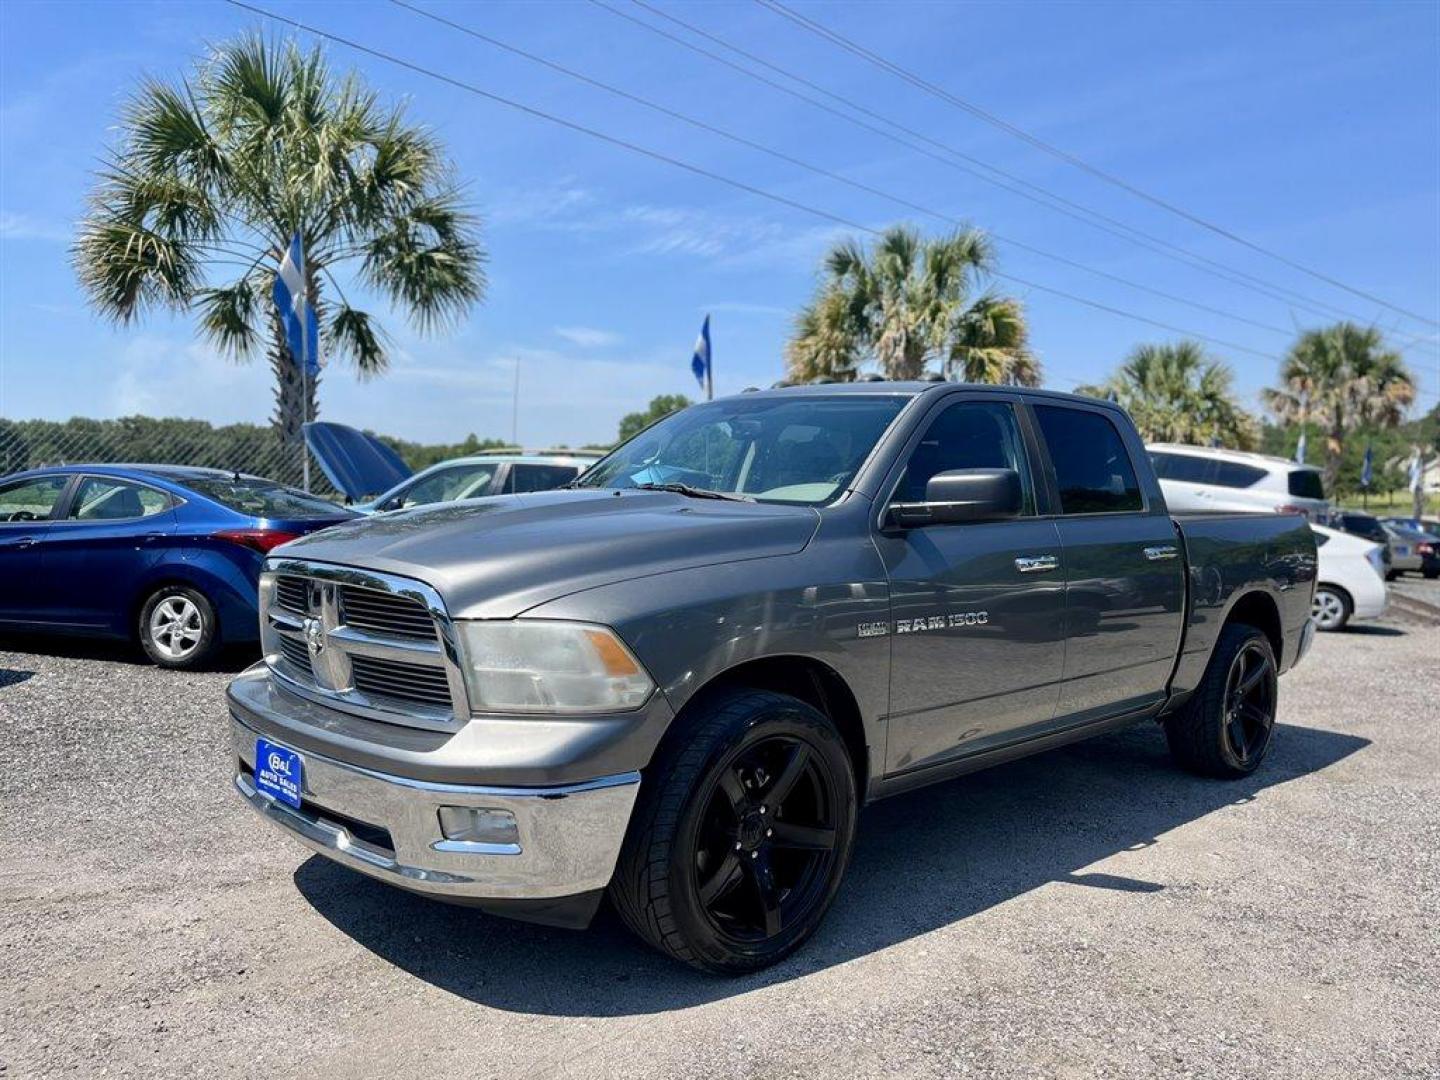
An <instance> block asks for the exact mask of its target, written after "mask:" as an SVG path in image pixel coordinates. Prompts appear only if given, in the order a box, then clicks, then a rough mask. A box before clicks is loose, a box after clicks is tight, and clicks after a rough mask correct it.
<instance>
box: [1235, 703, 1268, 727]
mask: <svg viewBox="0 0 1440 1080" xmlns="http://www.w3.org/2000/svg"><path fill="white" fill-rule="evenodd" d="M1238 715H1239V717H1240V719H1241V720H1242V721H1244V722H1246V723H1248V724H1249V725H1250V726H1251V727H1252V728H1254V729H1255V730H1256V731H1264V730H1265V729H1266V728H1268V727H1269V726H1270V717H1269V715H1268V714H1266V712H1265V710H1263V709H1261V708H1258V707H1257V706H1255V705H1241V706H1240V711H1239V713H1238Z"/></svg>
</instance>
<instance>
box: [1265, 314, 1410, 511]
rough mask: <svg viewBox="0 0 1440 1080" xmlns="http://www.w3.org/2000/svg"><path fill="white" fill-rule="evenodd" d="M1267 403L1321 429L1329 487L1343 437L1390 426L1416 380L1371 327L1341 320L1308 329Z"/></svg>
mask: <svg viewBox="0 0 1440 1080" xmlns="http://www.w3.org/2000/svg"><path fill="white" fill-rule="evenodd" d="M1280 381H1281V385H1280V386H1279V387H1278V388H1275V389H1270V390H1265V391H1263V397H1264V400H1265V405H1266V407H1267V408H1268V409H1269V410H1270V411H1271V412H1272V413H1274V414H1275V416H1276V417H1277V418H1278V419H1280V420H1282V421H1285V422H1287V423H1305V422H1307V421H1313V422H1315V423H1317V424H1319V425H1320V427H1321V429H1322V430H1323V431H1324V432H1325V487H1326V489H1327V490H1333V489H1334V486H1335V480H1336V477H1337V476H1338V475H1339V473H1340V460H1341V457H1342V455H1343V454H1344V451H1345V436H1346V435H1347V434H1348V433H1350V432H1351V431H1354V430H1355V429H1356V428H1358V427H1362V426H1366V427H1379V428H1387V427H1394V426H1395V425H1397V424H1399V423H1400V421H1401V420H1403V419H1404V418H1405V410H1406V408H1407V407H1408V406H1409V405H1410V404H1411V403H1412V402H1413V401H1414V400H1415V379H1414V377H1413V376H1412V375H1411V374H1410V372H1409V370H1408V369H1407V368H1406V367H1405V363H1404V361H1403V360H1402V359H1401V358H1400V354H1399V353H1398V352H1396V351H1394V350H1392V349H1388V348H1386V346H1385V338H1384V336H1383V335H1382V334H1381V333H1380V331H1379V330H1377V329H1376V328H1375V327H1373V326H1357V325H1356V324H1355V323H1351V322H1342V323H1336V324H1335V325H1334V326H1329V327H1326V328H1324V329H1322V330H1307V331H1306V332H1305V333H1303V334H1301V335H1300V339H1299V340H1298V341H1297V342H1296V343H1295V344H1294V345H1293V346H1291V348H1290V351H1289V353H1287V354H1286V356H1285V359H1284V360H1283V361H1282V362H1281V364H1280Z"/></svg>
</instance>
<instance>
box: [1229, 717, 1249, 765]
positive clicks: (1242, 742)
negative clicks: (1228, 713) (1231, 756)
mask: <svg viewBox="0 0 1440 1080" xmlns="http://www.w3.org/2000/svg"><path fill="white" fill-rule="evenodd" d="M1227 733H1228V734H1229V736H1230V746H1231V748H1232V749H1233V750H1234V751H1235V753H1236V755H1237V756H1238V757H1240V758H1241V759H1242V760H1243V759H1244V758H1246V757H1249V745H1250V740H1249V739H1248V738H1247V737H1246V735H1245V721H1244V720H1242V719H1241V718H1240V714H1239V713H1235V714H1234V715H1233V716H1232V717H1231V718H1230V723H1229V724H1228V725H1227Z"/></svg>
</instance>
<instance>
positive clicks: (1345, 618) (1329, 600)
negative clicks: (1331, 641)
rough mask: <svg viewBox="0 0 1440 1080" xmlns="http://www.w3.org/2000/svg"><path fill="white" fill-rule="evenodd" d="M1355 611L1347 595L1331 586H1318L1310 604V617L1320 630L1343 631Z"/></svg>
mask: <svg viewBox="0 0 1440 1080" xmlns="http://www.w3.org/2000/svg"><path fill="white" fill-rule="evenodd" d="M1354 610H1355V605H1354V604H1353V603H1351V601H1350V597H1349V595H1348V594H1347V593H1346V592H1345V590H1343V589H1338V588H1336V587H1335V586H1333V585H1318V586H1316V588H1315V598H1314V600H1312V601H1311V602H1310V617H1311V618H1313V619H1314V620H1315V625H1316V627H1317V628H1318V629H1321V630H1343V629H1344V628H1345V624H1346V623H1348V622H1349V621H1350V614H1351V612H1353V611H1354Z"/></svg>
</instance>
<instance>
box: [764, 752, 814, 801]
mask: <svg viewBox="0 0 1440 1080" xmlns="http://www.w3.org/2000/svg"><path fill="white" fill-rule="evenodd" d="M809 764H810V749H809V747H807V746H806V745H805V744H804V743H802V742H797V743H796V744H795V746H794V748H793V749H792V750H791V751H790V757H789V759H788V760H787V761H786V762H785V768H784V769H782V770H781V772H780V775H779V776H777V777H776V778H775V782H774V783H772V784H771V785H770V786H769V787H768V788H767V789H766V790H765V801H766V802H767V803H769V804H770V806H771V807H772V808H774V807H778V806H779V805H780V804H781V803H783V802H784V801H785V799H786V797H787V796H789V794H790V792H791V791H793V790H794V788H795V785H796V783H797V782H798V781H799V780H800V777H801V776H803V775H804V773H805V767H806V766H807V765H809Z"/></svg>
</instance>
